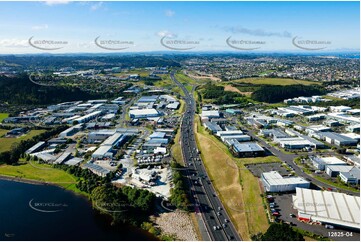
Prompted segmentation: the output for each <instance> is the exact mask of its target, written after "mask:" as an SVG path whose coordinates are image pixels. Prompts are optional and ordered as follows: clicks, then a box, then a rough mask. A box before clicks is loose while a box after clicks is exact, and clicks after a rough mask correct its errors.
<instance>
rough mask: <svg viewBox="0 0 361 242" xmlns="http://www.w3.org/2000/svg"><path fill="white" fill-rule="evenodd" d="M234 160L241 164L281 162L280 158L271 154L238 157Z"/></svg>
mask: <svg viewBox="0 0 361 242" xmlns="http://www.w3.org/2000/svg"><path fill="white" fill-rule="evenodd" d="M236 160H237V162H239V163H240V164H243V165H248V164H259V163H274V162H281V160H280V159H279V158H278V157H277V156H273V155H270V156H265V157H250V158H239V159H236Z"/></svg>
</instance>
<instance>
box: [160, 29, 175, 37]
mask: <svg viewBox="0 0 361 242" xmlns="http://www.w3.org/2000/svg"><path fill="white" fill-rule="evenodd" d="M156 34H157V36H159V37H169V38H176V37H177V35H176V34H174V33H172V32H170V31H168V30H162V31H159V32H158V33H156Z"/></svg>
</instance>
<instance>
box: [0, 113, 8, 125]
mask: <svg viewBox="0 0 361 242" xmlns="http://www.w3.org/2000/svg"><path fill="white" fill-rule="evenodd" d="M7 117H9V114H8V113H0V123H1V122H2V121H3V120H4V119H6V118H7Z"/></svg>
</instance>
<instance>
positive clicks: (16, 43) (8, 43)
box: [0, 39, 29, 48]
mask: <svg viewBox="0 0 361 242" xmlns="http://www.w3.org/2000/svg"><path fill="white" fill-rule="evenodd" d="M0 46H1V47H15V48H19V47H29V44H28V40H21V39H0Z"/></svg>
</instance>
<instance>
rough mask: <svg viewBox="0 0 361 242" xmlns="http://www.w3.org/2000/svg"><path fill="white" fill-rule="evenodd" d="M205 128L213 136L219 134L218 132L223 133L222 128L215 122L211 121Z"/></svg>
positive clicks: (205, 124) (206, 123)
mask: <svg viewBox="0 0 361 242" xmlns="http://www.w3.org/2000/svg"><path fill="white" fill-rule="evenodd" d="M203 126H204V127H205V128H206V129H209V130H210V131H211V133H212V134H214V133H217V132H218V131H222V128H221V127H220V126H219V125H218V124H216V123H214V122H209V121H207V122H204V123H203Z"/></svg>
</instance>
